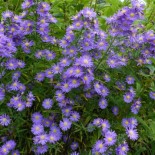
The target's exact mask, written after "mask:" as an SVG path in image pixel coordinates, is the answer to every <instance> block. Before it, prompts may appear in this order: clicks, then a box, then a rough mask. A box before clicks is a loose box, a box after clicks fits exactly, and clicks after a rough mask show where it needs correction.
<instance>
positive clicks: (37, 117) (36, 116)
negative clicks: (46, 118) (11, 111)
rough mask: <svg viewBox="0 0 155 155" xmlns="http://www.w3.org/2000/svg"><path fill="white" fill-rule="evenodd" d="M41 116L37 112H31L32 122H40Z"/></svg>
mask: <svg viewBox="0 0 155 155" xmlns="http://www.w3.org/2000/svg"><path fill="white" fill-rule="evenodd" d="M42 119H43V116H42V115H41V114H40V113H39V112H35V113H33V114H32V122H33V123H34V124H41V123H42Z"/></svg>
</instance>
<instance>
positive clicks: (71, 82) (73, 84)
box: [68, 78, 80, 88]
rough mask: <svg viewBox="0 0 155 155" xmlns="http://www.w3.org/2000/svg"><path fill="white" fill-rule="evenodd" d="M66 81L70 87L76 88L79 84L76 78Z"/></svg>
mask: <svg viewBox="0 0 155 155" xmlns="http://www.w3.org/2000/svg"><path fill="white" fill-rule="evenodd" d="M68 83H69V86H70V87H71V88H77V87H79V86H80V80H79V79H76V78H71V79H69V80H68Z"/></svg>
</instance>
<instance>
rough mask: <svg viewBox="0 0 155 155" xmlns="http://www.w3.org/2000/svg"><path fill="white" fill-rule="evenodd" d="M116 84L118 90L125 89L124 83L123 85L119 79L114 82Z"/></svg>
mask: <svg viewBox="0 0 155 155" xmlns="http://www.w3.org/2000/svg"><path fill="white" fill-rule="evenodd" d="M116 85H117V87H118V88H119V89H120V90H125V89H126V85H125V83H124V82H119V81H117V82H116Z"/></svg>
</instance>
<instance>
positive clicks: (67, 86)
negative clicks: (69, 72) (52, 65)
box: [61, 82, 71, 93]
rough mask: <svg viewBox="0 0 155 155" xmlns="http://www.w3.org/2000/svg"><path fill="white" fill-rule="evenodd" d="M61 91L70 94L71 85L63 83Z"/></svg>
mask: <svg viewBox="0 0 155 155" xmlns="http://www.w3.org/2000/svg"><path fill="white" fill-rule="evenodd" d="M61 90H62V91H63V92H64V93H68V92H69V91H70V90H71V87H70V85H69V83H67V82H64V83H62V86H61Z"/></svg>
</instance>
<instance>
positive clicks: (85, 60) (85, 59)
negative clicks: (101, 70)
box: [75, 55, 93, 67]
mask: <svg viewBox="0 0 155 155" xmlns="http://www.w3.org/2000/svg"><path fill="white" fill-rule="evenodd" d="M75 64H77V65H79V66H82V67H92V66H93V62H92V58H91V57H90V56H88V55H83V56H81V57H80V58H78V59H76V60H75Z"/></svg>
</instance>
